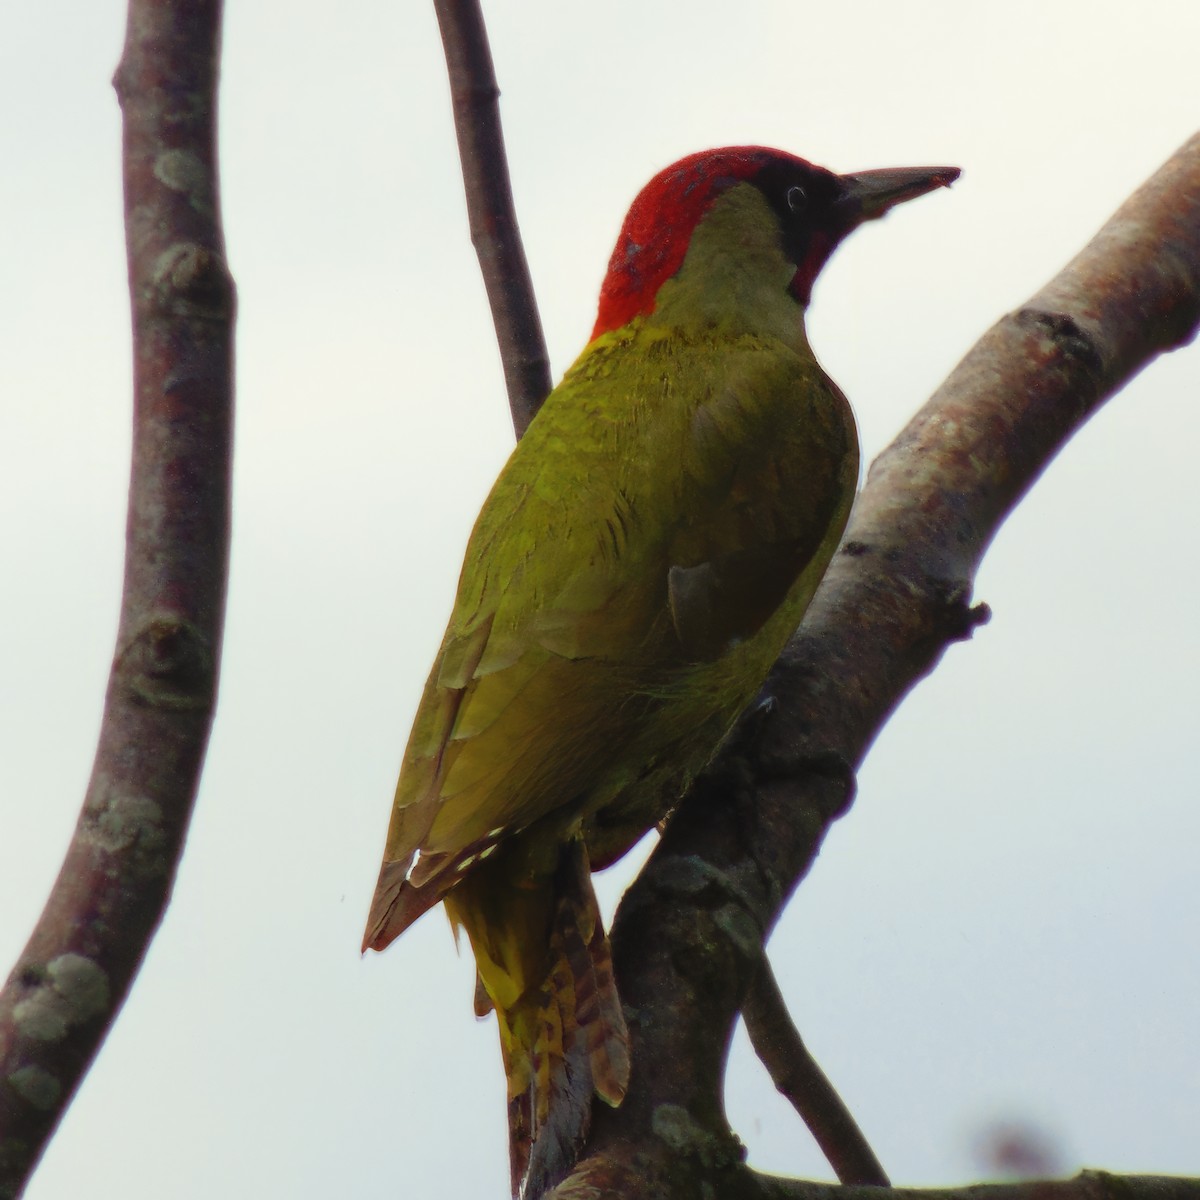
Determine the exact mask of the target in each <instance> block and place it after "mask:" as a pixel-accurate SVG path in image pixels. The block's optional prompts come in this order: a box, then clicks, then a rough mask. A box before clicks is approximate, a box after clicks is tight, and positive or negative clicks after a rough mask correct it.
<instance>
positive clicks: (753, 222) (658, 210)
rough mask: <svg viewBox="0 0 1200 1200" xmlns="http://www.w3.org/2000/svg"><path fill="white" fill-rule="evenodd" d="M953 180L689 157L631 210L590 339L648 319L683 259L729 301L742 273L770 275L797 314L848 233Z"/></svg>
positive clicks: (761, 154) (770, 156)
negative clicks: (831, 256)
mask: <svg viewBox="0 0 1200 1200" xmlns="http://www.w3.org/2000/svg"><path fill="white" fill-rule="evenodd" d="M958 175H959V171H958V168H957V167H899V168H894V169H888V170H882V171H861V172H858V173H857V174H853V175H835V174H834V173H833V172H832V171H826V170H825V169H824V168H823V167H817V166H814V165H813V164H812V163H809V162H805V160H804V159H802V158H797V157H796V156H795V155H793V154H785V153H784V152H783V151H781V150H770V149H767V148H766V147H764V146H730V147H726V148H724V149H720V150H705V151H702V152H701V153H699V154H692V155H689V156H688V157H687V158H683V159H680V160H679V161H678V162H677V163H674V164H672V165H671V166H669V167H667V168H666V169H665V170H663V171H660V172H659V173H658V174H657V175H655V176H654V178H653V179H651V180H650V182H649V183H648V184H646V186H645V187H644V188H643V189H642V190H641V192H639V193H638V196H637V198H636V199H635V200H634V202H633V205H632V206H631V208H630V209H629V214H628V216H626V218H625V223H624V225H623V226H622V227H621V233H620V236H619V237H618V239H617V245H616V249H615V250H614V251H613V255H612V258H611V260H610V261H609V264H608V273H607V275H606V276H605V279H604V285H603V287H602V288H601V291H600V310H599V313H598V314H597V317H596V327H595V329H594V330H593V331H592V337H593V338H596V337H598V336H599V335H600V334H602V333H607V332H608V331H610V330H614V329H620V328H621V327H622V326H624V325H626V324H628V323H629V322H630V321H632V320H633V319H634V318H635V317H637V316H649V315H650V314H652V313H654V312H655V311H656V309H657V308H658V307H659V304H660V299H661V297H660V291H661V289H662V288H663V285H664V284H666V283H667V282H668V281H670V280H672V279H675V278H676V277H677V276H679V275H680V274H681V272H682V271H683V269H684V268H685V260H689V258H691V259H694V260H695V261H696V266H695V267H694V268H693V267H692V263H691V262H688V264H687V266H688V269H694V271H695V273H696V274H697V275H698V276H700V277H701V281H700V287H702V288H706V289H707V290H708V291H709V292H713V293H720V292H722V291H724V292H726V293H727V292H729V291H736V290H737V287H738V284H737V282H736V276H737V274H738V272H739V271H744V272H749V273H756V274H757V275H758V276H760V277H761V276H764V275H769V276H770V278H771V280H772V281H774V280H776V279H777V280H778V287H779V289H780V292H781V293H786V295H787V297H789V298H790V300H791V302H792V303H794V304H796V305H798V306H799V307H800V308H801V309H803V307H804V306H805V305H807V304H808V300H809V295H810V293H811V291H812V285H813V281H814V280H815V279H816V277H817V274H818V272H819V271H820V270H821V268H822V267H823V266H824V265H825V263H826V261H827V260H828V258H829V256H830V255H831V254H832V253H833V251H834V250H835V249H836V248H837V245H838V243H839V242H840V241H841V240H842V239H843V238H844V237H845V236H846V235H847V234H848V233H850V232H851V230H853V229H855V228H857V227H858V226H859V225H861V224H862V223H863V222H864V221H871V220H874V219H875V218H877V217H882V216H883V215H884V213H886V212H887V211H888V210H889V209H890V208H892V207H894V206H895V205H897V204H901V203H903V202H904V201H905V200H912V199H914V198H915V197H917V196H922V195H924V194H925V193H926V192H930V191H933V190H934V189H935V188H939V187H948V186H949V185H950V184H951V183H952V182H953V181H954V180H955V179H957V178H958ZM781 268H782V269H781ZM772 286H774V283H773V282H772ZM714 302H719V299H718V300H715V301H714Z"/></svg>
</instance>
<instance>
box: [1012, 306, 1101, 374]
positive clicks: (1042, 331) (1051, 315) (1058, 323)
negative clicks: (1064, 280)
mask: <svg viewBox="0 0 1200 1200" xmlns="http://www.w3.org/2000/svg"><path fill="white" fill-rule="evenodd" d="M1014 320H1015V321H1016V323H1017V324H1018V325H1019V326H1021V327H1022V328H1024V329H1027V330H1031V331H1033V332H1035V333H1037V334H1038V335H1039V336H1040V337H1042V338H1044V339H1046V340H1047V341H1049V342H1050V343H1051V344H1052V345H1053V347H1054V350H1055V351H1056V352H1057V353H1058V354H1059V355H1061V356H1062V357H1063V358H1065V359H1068V360H1070V361H1071V362H1073V363H1074V364H1075V365H1076V366H1077V367H1078V368H1079V369H1080V370H1082V371H1083V372H1084V373H1085V374H1087V375H1089V376H1090V377H1091V378H1092V380H1093V381H1094V383H1095V384H1096V386H1097V387H1098V386H1099V382H1100V380H1101V379H1102V378H1103V376H1104V358H1103V356H1102V355H1101V353H1100V350H1099V348H1098V347H1097V345H1096V341H1095V339H1094V338H1093V337H1091V335H1090V334H1088V333H1086V332H1085V331H1084V330H1083V329H1081V328H1080V327H1079V324H1078V322H1077V321H1076V320H1075V319H1074V317H1071V316H1069V315H1068V314H1067V313H1063V312H1047V311H1046V310H1045V309H1040V308H1034V307H1032V306H1031V305H1027V306H1026V307H1024V308H1021V309H1018V310H1017V312H1016V313H1015V314H1014Z"/></svg>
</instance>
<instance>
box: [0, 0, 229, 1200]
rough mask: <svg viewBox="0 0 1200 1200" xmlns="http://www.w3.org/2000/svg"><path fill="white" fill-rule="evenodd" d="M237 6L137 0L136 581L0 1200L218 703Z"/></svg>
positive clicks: (132, 212)
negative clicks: (221, 59)
mask: <svg viewBox="0 0 1200 1200" xmlns="http://www.w3.org/2000/svg"><path fill="white" fill-rule="evenodd" d="M221 7H222V6H221V3H220V0H132V2H131V4H130V7H129V19H128V27H127V33H126V42H125V49H124V54H123V57H122V60H121V65H120V67H119V69H118V71H117V76H116V79H115V81H114V82H115V86H116V89H117V94H118V96H119V98H120V101H121V107H122V110H123V115H124V129H125V140H124V172H125V223H126V237H127V244H128V252H129V281H130V292H131V296H132V303H133V326H134V442H133V462H132V471H131V483H130V495H129V517H128V527H127V548H126V560H125V583H124V593H123V598H122V605H121V620H120V628H119V630H118V634H117V645H116V652H115V656H114V661H113V667H112V673H111V675H110V679H109V686H108V693H107V697H106V701H105V709H104V720H103V724H102V727H101V730H100V738H99V744H98V747H97V750H96V759H95V764H94V766H93V770H92V777H91V781H90V783H89V785H88V790H87V794H86V797H85V799H84V804H83V810H82V813H81V815H80V818H79V823H78V825H77V827H76V830H75V835H74V838H73V840H72V842H71V845H70V847H69V849H68V851H67V856H66V859H65V861H64V863H63V866H62V870H61V871H60V873H59V877H58V880H57V882H56V883H55V885H54V889H53V891H52V892H51V895H50V898H49V900H48V901H47V904H46V908H45V910H44V912H43V913H42V916H41V918H40V920H39V921H38V924H37V927H36V928H35V929H34V931H33V934H32V936H31V938H30V940H29V943H28V945H27V946H26V947H25V950H24V951H23V953H22V954H21V957H20V960H19V961H18V963H17V965H16V967H15V969H14V970H13V973H12V975H11V976H10V977H9V979H8V982H7V983H6V985H5V987H4V989H3V992H0V1078H2V1079H3V1080H4V1081H5V1082H4V1084H3V1085H0V1197H5V1198H11V1197H14V1196H17V1195H19V1194H20V1193H21V1192H22V1190H23V1189H24V1186H25V1183H26V1182H27V1180H28V1178H29V1175H30V1173H31V1172H32V1170H33V1168H34V1166H35V1165H36V1164H37V1161H38V1159H39V1157H40V1156H41V1154H42V1152H43V1150H44V1148H45V1146H46V1143H47V1141H48V1139H49V1137H50V1135H51V1134H52V1133H53V1131H54V1129H55V1127H56V1125H57V1123H58V1120H59V1118H60V1117H61V1116H62V1114H63V1112H64V1111H65V1109H66V1107H67V1104H68V1103H69V1102H70V1099H71V1097H72V1096H73V1094H74V1092H75V1090H76V1088H77V1086H78V1084H79V1082H80V1080H81V1079H82V1077H83V1075H84V1073H85V1072H86V1071H87V1068H88V1066H89V1065H90V1063H91V1061H92V1059H93V1057H94V1056H95V1054H96V1051H97V1050H98V1049H99V1047H100V1044H101V1042H102V1041H103V1039H104V1037H105V1035H106V1034H107V1032H108V1030H109V1028H110V1027H111V1025H112V1023H113V1021H114V1019H115V1017H116V1014H117V1012H118V1010H119V1009H120V1007H121V1004H122V1002H123V1001H124V999H125V996H126V994H127V992H128V990H129V986H130V984H131V982H132V980H133V978H134V975H135V974H136V972H137V970H138V967H139V966H140V964H141V961H142V957H143V955H144V954H145V951H146V948H147V946H148V944H149V941H150V938H151V937H152V935H153V933H154V930H155V928H156V927H157V925H158V922H159V920H160V918H161V916H162V913H163V911H164V909H165V907H166V903H167V899H168V896H169V894H170V890H171V884H172V881H173V879H174V876H175V868H176V864H177V862H178V859H179V855H180V853H181V850H182V847H183V839H184V834H185V831H186V829H187V824H188V820H189V817H190V815H191V810H192V804H193V800H194V798H195V794H196V788H197V785H198V781H199V777H200V769H201V765H202V763H203V759H204V751H205V747H206V745H207V742H208V733H209V728H210V726H211V722H212V716H213V710H214V705H215V700H216V686H217V669H218V662H219V655H220V645H221V628H222V621H223V615H224V606H225V579H226V565H227V560H228V544H229V492H230V425H231V408H232V392H233V384H232V358H233V338H232V327H233V309H234V296H233V284H232V281H231V279H230V277H229V273H228V271H227V269H226V266H225V259H224V246H223V241H222V235H221V230H220V226H219V223H218V204H217V173H216V161H217V160H216V145H215V134H216V110H215V100H214V97H215V90H216V75H217V59H218V51H219V42H220V26H221Z"/></svg>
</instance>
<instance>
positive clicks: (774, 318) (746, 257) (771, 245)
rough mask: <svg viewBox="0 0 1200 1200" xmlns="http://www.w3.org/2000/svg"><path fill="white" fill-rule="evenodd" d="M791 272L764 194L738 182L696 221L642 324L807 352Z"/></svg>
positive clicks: (806, 342)
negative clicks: (766, 341)
mask: <svg viewBox="0 0 1200 1200" xmlns="http://www.w3.org/2000/svg"><path fill="white" fill-rule="evenodd" d="M795 273H796V267H795V264H794V263H792V262H791V261H790V260H789V259H788V258H787V256H786V255H785V254H784V253H783V249H782V247H781V246H780V238H779V232H778V223H777V221H776V218H775V215H774V214H773V213H772V212H771V209H770V207H769V206H768V204H767V202H766V200H765V199H764V198H763V195H762V193H761V192H760V191H759V190H758V189H757V188H756V187H753V186H752V185H750V184H741V185H739V186H737V187H734V188H732V189H730V191H729V192H727V193H726V194H725V195H723V196H722V197H721V199H720V200H719V201H718V202H717V203H716V204H715V205H714V206H713V208H712V210H711V211H710V212H709V213H708V214H707V215H706V216H705V218H704V220H703V221H701V222H700V224H699V225H697V226H696V229H695V231H694V233H693V234H692V239H691V242H690V244H689V246H688V252H687V255H686V256H685V258H684V260H683V265H682V266H681V267H680V268H679V270H678V272H677V273H676V274H675V275H674V276H673V277H672V278H671V279H668V280H667V281H666V282H665V283H664V284H663V285H662V287H661V288H660V289H659V291H658V296H657V297H656V302H655V306H654V311H653V313H651V314H650V315H649V316H648V318H647V324H648V325H657V326H666V327H669V328H675V329H682V330H685V331H686V332H688V333H693V334H694V333H701V332H705V331H710V332H712V333H716V334H719V335H724V336H733V337H737V336H741V335H744V334H755V335H758V336H765V337H772V338H776V339H778V340H779V341H781V342H783V343H784V344H786V345H789V346H791V347H792V348H793V349H795V350H796V351H797V352H798V353H803V354H806V355H807V354H811V350H810V349H809V346H808V338H807V336H806V334H805V330H804V305H803V304H801V303H800V302H799V301H798V300H797V299H796V297H795V296H793V295H792V293H791V292H790V291H789V286H788V285H789V284H790V283H791V281H792V278H793V276H794V275H795Z"/></svg>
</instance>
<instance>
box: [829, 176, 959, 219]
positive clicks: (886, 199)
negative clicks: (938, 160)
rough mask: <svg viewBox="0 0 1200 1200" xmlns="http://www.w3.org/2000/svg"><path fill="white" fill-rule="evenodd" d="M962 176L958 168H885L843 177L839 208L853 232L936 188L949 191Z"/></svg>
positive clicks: (841, 177)
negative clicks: (907, 201)
mask: <svg viewBox="0 0 1200 1200" xmlns="http://www.w3.org/2000/svg"><path fill="white" fill-rule="evenodd" d="M960 174H962V172H961V171H959V169H958V168H957V167H888V168H886V169H885V170H882V171H859V172H858V173H857V174H855V175H842V176H839V178H840V179H841V181H842V187H843V189H844V194H843V196H842V199H841V200H840V201H839V202H838V207H839V208H840V209H841V210H842V211H843V212H844V213H845V215H846V225H847V227H848V228H850V229H853V228H854V226H855V225H861V224H862V222H863V221H873V220H875V219H876V218H877V217H882V216H883V215H884V213H886V212H887V211H888V209H890V208H894V207H895V206H896V205H897V204H903V203H904V202H905V200H915V199H916V198H917V197H918V196H924V195H925V193H926V192H932V191H933V190H934V189H935V188H940V187H949V186H950V185H951V184H952V183H953V182H954V181H955V180H956V179H957V178H958V177H959V175H960Z"/></svg>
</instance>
